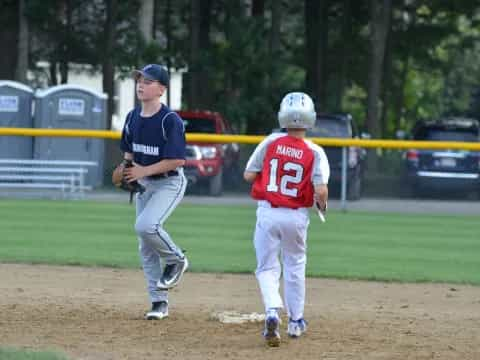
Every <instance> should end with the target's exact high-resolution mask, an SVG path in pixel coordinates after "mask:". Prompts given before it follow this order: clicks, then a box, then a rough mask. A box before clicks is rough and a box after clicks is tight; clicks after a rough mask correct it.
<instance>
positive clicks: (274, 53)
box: [268, 1, 282, 101]
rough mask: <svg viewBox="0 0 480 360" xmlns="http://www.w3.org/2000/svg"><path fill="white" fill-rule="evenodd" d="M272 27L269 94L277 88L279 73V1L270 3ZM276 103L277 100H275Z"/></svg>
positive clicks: (280, 12) (280, 15)
mask: <svg viewBox="0 0 480 360" xmlns="http://www.w3.org/2000/svg"><path fill="white" fill-rule="evenodd" d="M271 10H272V25H271V28H270V44H269V45H270V64H271V66H270V73H269V74H268V88H269V92H270V94H273V93H275V89H276V88H277V83H278V81H277V79H278V76H277V74H278V71H279V66H278V64H279V62H280V61H279V56H280V24H281V17H282V8H281V2H280V1H272V5H271ZM277 101H278V100H277Z"/></svg>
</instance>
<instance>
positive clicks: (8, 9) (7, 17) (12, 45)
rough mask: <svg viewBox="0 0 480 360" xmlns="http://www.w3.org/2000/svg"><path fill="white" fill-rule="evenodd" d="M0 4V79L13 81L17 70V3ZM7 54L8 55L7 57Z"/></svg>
mask: <svg viewBox="0 0 480 360" xmlns="http://www.w3.org/2000/svg"><path fill="white" fill-rule="evenodd" d="M4 3H5V4H3V3H2V11H1V12H0V24H2V26H0V44H2V48H3V55H2V56H0V79H5V80H13V79H14V78H15V69H16V68H17V58H18V54H17V48H18V47H17V43H18V30H19V29H18V26H19V24H18V16H11V14H18V13H19V10H18V5H19V4H18V2H17V1H5V2H4ZM9 49H13V51H11V52H10V51H9ZM7 54H8V55H7Z"/></svg>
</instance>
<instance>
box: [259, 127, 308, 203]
mask: <svg viewBox="0 0 480 360" xmlns="http://www.w3.org/2000/svg"><path fill="white" fill-rule="evenodd" d="M314 157H315V156H314V153H313V150H312V149H311V148H310V147H309V146H308V144H307V143H306V142H305V141H304V140H303V139H299V138H296V137H293V136H288V135H287V136H282V137H279V138H278V139H276V140H274V141H272V142H271V143H270V144H268V145H267V149H266V152H265V158H264V161H263V166H262V170H261V171H260V173H259V174H258V175H257V177H256V178H255V181H254V183H253V186H252V192H251V195H252V197H253V198H254V199H257V200H267V201H268V202H270V204H272V206H275V207H286V208H291V209H298V208H300V207H311V206H312V205H313V194H314V189H313V184H312V169H313V162H314Z"/></svg>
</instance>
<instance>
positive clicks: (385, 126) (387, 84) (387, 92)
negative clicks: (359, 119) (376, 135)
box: [380, 12, 393, 138]
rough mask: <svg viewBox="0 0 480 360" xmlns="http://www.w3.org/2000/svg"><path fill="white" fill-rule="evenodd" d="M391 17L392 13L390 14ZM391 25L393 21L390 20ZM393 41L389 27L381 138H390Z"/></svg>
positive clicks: (384, 71)
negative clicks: (389, 119)
mask: <svg viewBox="0 0 480 360" xmlns="http://www.w3.org/2000/svg"><path fill="white" fill-rule="evenodd" d="M390 15H392V13H391V12H390ZM389 22H390V23H391V22H392V19H391V18H390V21H389ZM392 42H393V39H392V31H391V27H390V26H389V27H388V29H387V38H386V44H385V59H384V66H383V79H384V81H383V87H382V89H381V104H382V108H381V115H380V124H381V125H380V137H381V138H385V137H388V136H389V134H388V110H389V107H390V98H391V94H392V85H393V59H392V50H393V43H392Z"/></svg>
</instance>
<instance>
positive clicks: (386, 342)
mask: <svg viewBox="0 0 480 360" xmlns="http://www.w3.org/2000/svg"><path fill="white" fill-rule="evenodd" d="M0 274H1V275H0V279H1V281H0V293H1V296H0V346H19V347H27V348H30V349H53V350H57V351H61V352H63V353H65V354H67V355H68V356H69V357H70V358H71V359H92V360H93V359H95V360H103V359H112V360H113V359H115V360H119V359H192V360H193V359H195V360H200V359H249V360H254V359H269V358H272V359H276V360H282V359H285V360H286V359H288V360H291V359H295V360H302V359H325V360H326V359H356V360H357V359H369V360H370V359H399V360H400V359H402V360H404V359H445V360H447V359H448V360H452V359H462V360H467V359H471V360H474V359H480V342H479V339H480V287H473V286H459V285H449V284H389V283H388V284H387V283H379V282H360V281H358V282H351V281H337V280H328V279H308V282H307V285H308V288H307V306H306V317H307V319H308V320H309V325H310V327H309V331H308V333H307V334H306V335H305V336H304V337H302V338H300V339H296V340H291V339H288V338H287V337H286V336H285V335H284V334H285V332H284V331H285V321H284V322H283V328H282V344H281V346H280V348H276V349H269V348H266V347H265V345H264V343H263V341H262V338H261V335H260V333H261V331H262V324H261V323H250V324H243V325H233V324H222V323H219V322H217V321H214V320H211V314H212V313H213V312H215V311H222V310H237V311H240V312H246V313H248V312H260V311H261V310H262V308H261V303H260V299H259V294H258V291H257V285H256V282H255V279H254V277H253V275H215V274H193V273H187V274H186V275H185V279H184V281H183V282H182V284H181V285H180V286H179V287H178V289H175V290H173V291H172V294H171V297H170V300H171V306H170V317H169V318H168V319H165V320H163V321H146V320H143V313H144V311H145V310H146V309H147V307H148V306H149V304H148V301H147V299H146V295H145V291H144V282H143V274H142V272H141V271H140V270H118V269H104V268H94V269H92V268H82V267H51V266H31V265H16V264H0Z"/></svg>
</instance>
